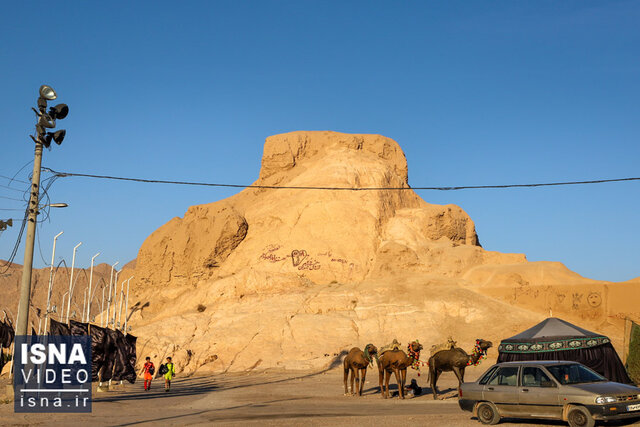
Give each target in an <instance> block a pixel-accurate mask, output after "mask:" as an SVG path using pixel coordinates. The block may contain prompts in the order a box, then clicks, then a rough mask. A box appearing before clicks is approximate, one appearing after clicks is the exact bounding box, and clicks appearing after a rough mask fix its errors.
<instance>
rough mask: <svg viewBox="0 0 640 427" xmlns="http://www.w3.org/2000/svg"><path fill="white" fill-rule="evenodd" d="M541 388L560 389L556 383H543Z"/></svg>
mask: <svg viewBox="0 0 640 427" xmlns="http://www.w3.org/2000/svg"><path fill="white" fill-rule="evenodd" d="M540 386H541V387H547V388H555V387H558V385H557V384H556V383H554V382H553V381H542V382H541V383H540Z"/></svg>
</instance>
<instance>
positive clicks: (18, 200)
mask: <svg viewBox="0 0 640 427" xmlns="http://www.w3.org/2000/svg"><path fill="white" fill-rule="evenodd" d="M0 199H7V200H15V201H17V202H26V200H24V199H16V198H13V197H6V196H0Z"/></svg>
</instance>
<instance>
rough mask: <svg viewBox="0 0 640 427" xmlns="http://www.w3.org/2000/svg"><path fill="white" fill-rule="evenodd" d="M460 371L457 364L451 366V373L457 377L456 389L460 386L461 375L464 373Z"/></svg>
mask: <svg viewBox="0 0 640 427" xmlns="http://www.w3.org/2000/svg"><path fill="white" fill-rule="evenodd" d="M462 372H464V371H462ZM462 372H460V368H458V367H457V366H454V367H453V373H454V374H456V377H458V391H460V387H461V386H462V383H463V381H462V377H463V375H464V374H463V373H462Z"/></svg>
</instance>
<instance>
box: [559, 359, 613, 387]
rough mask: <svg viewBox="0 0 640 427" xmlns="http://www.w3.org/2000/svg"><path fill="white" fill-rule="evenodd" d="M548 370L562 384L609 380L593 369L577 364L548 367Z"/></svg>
mask: <svg viewBox="0 0 640 427" xmlns="http://www.w3.org/2000/svg"><path fill="white" fill-rule="evenodd" d="M547 370H548V371H549V372H551V375H553V376H554V378H555V379H556V380H558V381H559V382H560V384H580V383H594V382H598V381H607V379H606V378H605V377H603V376H602V375H600V374H596V373H595V372H593V371H592V370H591V369H589V368H587V367H585V366H582V365H578V364H576V363H572V364H568V365H553V366H547Z"/></svg>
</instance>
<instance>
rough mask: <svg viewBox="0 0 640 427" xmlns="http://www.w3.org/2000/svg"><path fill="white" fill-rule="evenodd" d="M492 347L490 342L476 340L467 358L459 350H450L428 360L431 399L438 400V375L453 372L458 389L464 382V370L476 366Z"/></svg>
mask: <svg viewBox="0 0 640 427" xmlns="http://www.w3.org/2000/svg"><path fill="white" fill-rule="evenodd" d="M492 346H493V344H491V341H485V340H482V339H477V340H476V345H475V347H473V350H472V351H471V356H469V355H468V354H467V353H466V352H465V351H464V350H463V349H461V348H458V347H456V348H452V349H450V350H441V351H439V352H437V353H435V354H434V355H433V356H431V357H430V358H429V380H430V383H431V391H432V392H433V399H434V400H435V399H437V398H438V389H437V388H436V383H437V382H438V378H439V377H440V374H441V373H442V372H445V371H453V372H454V373H455V374H456V377H458V388H460V385H461V384H462V383H463V382H464V370H465V368H466V367H467V366H469V365H477V364H478V363H480V359H481V358H482V357H484V356H486V355H487V350H488V349H490V348H491V347H492Z"/></svg>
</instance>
